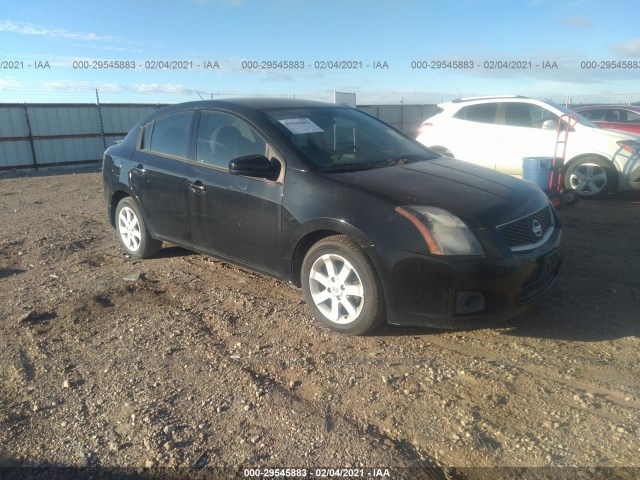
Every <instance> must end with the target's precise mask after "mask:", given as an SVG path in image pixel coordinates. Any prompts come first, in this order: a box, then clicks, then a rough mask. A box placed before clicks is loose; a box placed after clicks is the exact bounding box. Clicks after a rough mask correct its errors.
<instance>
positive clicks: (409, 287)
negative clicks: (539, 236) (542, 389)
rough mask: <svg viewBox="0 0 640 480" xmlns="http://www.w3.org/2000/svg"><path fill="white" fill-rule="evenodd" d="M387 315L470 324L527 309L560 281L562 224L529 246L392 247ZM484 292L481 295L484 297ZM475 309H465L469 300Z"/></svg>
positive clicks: (422, 322) (418, 322)
mask: <svg viewBox="0 0 640 480" xmlns="http://www.w3.org/2000/svg"><path fill="white" fill-rule="evenodd" d="M382 256H383V258H385V259H386V263H387V267H388V270H387V272H388V276H387V279H386V281H385V285H384V288H385V299H386V302H387V320H388V322H389V323H393V324H397V325H411V326H431V327H438V328H469V327H475V326H483V325H490V324H492V323H497V322H501V321H504V320H507V319H508V318H511V317H513V316H515V315H518V314H520V313H522V312H523V311H524V310H525V309H526V308H527V305H529V304H530V303H532V302H533V301H535V300H536V299H537V298H539V297H540V296H542V295H543V294H544V293H545V292H547V291H548V290H549V289H550V288H551V287H552V286H553V284H554V283H555V281H556V279H557V277H558V274H559V271H560V267H561V265H562V261H563V257H564V246H563V241H562V229H561V228H556V229H555V231H554V232H553V234H552V236H551V237H550V238H549V239H548V241H547V242H545V244H544V245H541V246H539V247H538V248H536V249H534V250H531V251H528V252H518V253H517V254H516V253H511V252H510V251H508V252H507V253H506V254H505V255H495V256H489V255H487V256H485V257H464V258H461V257H437V256H429V255H423V254H416V253H412V252H405V251H400V250H393V249H386V250H385V251H384V252H383V253H382ZM478 295H479V296H480V297H478ZM468 298H473V299H477V298H481V299H482V301H481V302H478V301H475V302H474V303H473V305H472V306H473V307H474V309H473V310H474V311H472V312H471V313H469V312H468V311H465V308H464V307H465V305H464V301H465V299H468Z"/></svg>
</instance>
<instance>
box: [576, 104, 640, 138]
mask: <svg viewBox="0 0 640 480" xmlns="http://www.w3.org/2000/svg"><path fill="white" fill-rule="evenodd" d="M574 110H575V111H576V112H578V113H579V114H580V115H582V116H583V117H587V118H588V119H589V120H591V121H592V122H593V123H595V124H597V125H600V126H601V127H602V128H611V129H613V130H624V131H625V132H632V133H636V134H639V135H640V106H634V105H591V106H589V107H578V108H574Z"/></svg>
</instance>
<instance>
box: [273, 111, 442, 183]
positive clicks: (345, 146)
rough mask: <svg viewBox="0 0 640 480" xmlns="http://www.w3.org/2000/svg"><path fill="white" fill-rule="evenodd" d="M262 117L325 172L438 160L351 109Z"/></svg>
mask: <svg viewBox="0 0 640 480" xmlns="http://www.w3.org/2000/svg"><path fill="white" fill-rule="evenodd" d="M264 113H265V114H266V115H267V117H268V118H269V120H271V122H273V124H274V125H276V127H277V128H278V129H279V130H280V131H281V132H282V133H284V134H285V135H286V136H287V137H288V138H289V140H290V141H291V143H292V144H293V145H294V146H295V147H296V148H297V149H298V150H299V151H300V152H302V153H303V154H304V155H305V157H306V158H307V159H308V160H309V161H310V162H311V163H312V164H313V165H315V166H316V167H319V168H321V169H322V170H324V171H327V172H339V171H348V170H362V169H367V168H379V167H385V166H391V165H399V164H404V163H409V162H416V161H422V160H428V159H432V158H437V157H438V155H437V154H436V153H434V152H432V151H431V150H429V149H427V148H426V147H423V146H422V145H420V144H418V143H417V142H414V141H413V140H410V139H408V138H406V137H404V136H403V135H401V134H400V133H398V132H397V131H396V130H394V129H393V128H391V127H389V126H388V125H386V124H384V123H382V122H380V121H379V120H376V119H374V118H372V117H370V116H368V115H366V114H364V113H362V112H360V111H359V110H356V109H353V108H347V107H297V108H274V109H267V110H264Z"/></svg>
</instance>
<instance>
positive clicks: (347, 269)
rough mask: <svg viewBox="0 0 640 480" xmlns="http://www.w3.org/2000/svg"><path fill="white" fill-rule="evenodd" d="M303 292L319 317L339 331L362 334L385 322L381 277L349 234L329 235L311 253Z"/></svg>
mask: <svg viewBox="0 0 640 480" xmlns="http://www.w3.org/2000/svg"><path fill="white" fill-rule="evenodd" d="M302 292H303V295H304V299H305V301H306V302H307V305H308V306H309V309H310V310H311V313H312V314H313V316H314V317H315V318H316V320H318V321H319V322H320V323H322V324H323V325H325V326H326V327H328V328H330V329H332V330H335V331H337V332H340V333H344V334H347V335H362V334H364V333H367V332H370V331H372V330H374V329H375V328H377V327H378V326H380V325H381V324H382V323H384V320H385V309H384V299H383V294H382V286H381V284H380V280H379V278H378V276H377V274H376V272H375V270H374V269H373V266H372V265H371V262H370V261H369V259H368V258H367V256H366V255H365V253H364V252H363V251H362V250H361V249H360V247H358V246H357V245H356V244H355V243H353V242H352V241H351V240H350V239H349V238H348V237H346V236H343V235H336V236H333V237H328V238H325V239H324V240H321V241H320V242H318V243H316V244H315V245H314V246H313V247H311V249H310V250H309V252H307V255H306V256H305V258H304V261H303V262H302Z"/></svg>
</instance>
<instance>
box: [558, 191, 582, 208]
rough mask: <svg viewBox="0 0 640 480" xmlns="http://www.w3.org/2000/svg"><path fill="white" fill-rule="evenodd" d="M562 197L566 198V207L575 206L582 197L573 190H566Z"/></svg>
mask: <svg viewBox="0 0 640 480" xmlns="http://www.w3.org/2000/svg"><path fill="white" fill-rule="evenodd" d="M562 197H563V198H564V203H565V205H568V206H571V205H575V204H576V203H577V202H578V200H580V195H578V194H577V193H576V191H575V190H574V189H573V188H569V189H564V190H563V191H562Z"/></svg>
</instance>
